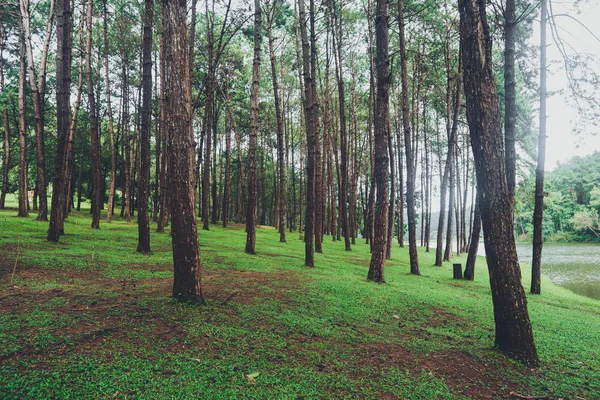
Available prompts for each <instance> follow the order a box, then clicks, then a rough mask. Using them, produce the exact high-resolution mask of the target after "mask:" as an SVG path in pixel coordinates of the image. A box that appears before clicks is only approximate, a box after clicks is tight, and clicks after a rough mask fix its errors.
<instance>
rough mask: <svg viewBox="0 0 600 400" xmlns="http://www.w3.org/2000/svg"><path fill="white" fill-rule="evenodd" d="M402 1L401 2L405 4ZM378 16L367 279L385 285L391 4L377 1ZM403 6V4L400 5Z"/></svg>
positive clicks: (376, 20)
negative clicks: (371, 227)
mask: <svg viewBox="0 0 600 400" xmlns="http://www.w3.org/2000/svg"><path fill="white" fill-rule="evenodd" d="M401 1H402V0H400V2H401ZM376 4H377V6H376V7H377V8H376V12H375V41H376V46H377V50H376V51H377V56H376V71H377V101H376V103H375V118H374V121H375V179H376V180H377V203H376V213H375V231H374V235H373V251H372V252H371V264H370V266H369V272H368V274H367V279H368V280H370V281H374V282H379V283H382V282H385V278H384V274H383V266H384V264H385V251H386V246H387V240H388V226H387V225H388V168H389V161H390V160H389V151H388V146H389V143H388V136H389V134H390V132H389V127H390V109H389V84H390V73H389V59H388V3H387V0H377V3H376ZM400 5H401V4H400Z"/></svg>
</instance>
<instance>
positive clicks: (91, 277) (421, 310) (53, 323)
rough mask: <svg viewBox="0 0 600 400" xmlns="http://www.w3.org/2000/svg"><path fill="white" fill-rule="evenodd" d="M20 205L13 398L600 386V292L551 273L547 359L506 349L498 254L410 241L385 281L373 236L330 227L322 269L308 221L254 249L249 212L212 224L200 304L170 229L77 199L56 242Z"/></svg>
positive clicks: (6, 312)
mask: <svg viewBox="0 0 600 400" xmlns="http://www.w3.org/2000/svg"><path fill="white" fill-rule="evenodd" d="M15 215H16V212H15V211H14V210H5V211H0V398H3V399H17V398H18V399H25V398H27V399H42V398H60V399H67V398H74V399H81V398H107V399H138V398H139V399H142V398H144V399H168V398H178V399H217V398H231V399H237V398H257V399H265V398H270V399H313V398H323V399H328V398H357V399H367V398H371V399H461V398H474V399H490V398H515V399H517V398H526V397H524V396H541V397H539V398H548V399H558V398H565V399H598V398H600V346H599V344H600V334H599V332H600V302H599V301H597V300H592V299H587V298H584V297H580V296H577V295H574V294H572V293H570V292H568V291H566V290H564V289H562V288H559V287H557V286H554V285H552V284H551V283H550V282H549V281H548V280H544V281H543V283H542V284H543V286H542V290H543V294H542V295H540V296H529V308H530V315H531V320H532V324H533V328H534V332H535V337H536V343H537V346H538V351H539V354H540V358H541V360H542V365H541V367H540V368H536V369H530V368H526V367H524V366H522V365H521V364H519V363H516V362H513V361H511V360H509V359H507V358H506V357H504V356H503V355H502V354H501V353H500V352H499V351H497V350H496V349H494V348H493V332H494V329H493V326H494V325H493V314H492V302H491V297H490V290H489V284H488V277H487V275H488V274H487V271H486V267H485V262H484V260H483V259H480V260H479V262H478V265H477V268H476V279H475V281H473V282H468V281H457V280H453V279H452V271H451V269H452V266H451V264H450V263H445V264H444V266H443V267H441V268H437V267H434V266H433V260H434V253H426V252H425V250H424V249H419V251H420V253H419V257H420V267H421V273H422V275H421V276H413V275H410V274H408V271H409V266H408V254H407V250H406V249H400V248H398V247H397V246H394V248H393V257H392V260H391V261H388V262H387V263H386V270H385V276H386V280H387V283H386V284H383V285H378V284H374V283H370V282H368V281H367V280H366V275H367V269H368V265H369V247H368V246H367V245H365V244H364V241H363V240H362V239H361V240H359V241H357V244H356V245H355V246H353V251H352V252H345V251H344V249H343V245H342V242H332V241H331V238H330V237H326V238H325V243H324V245H323V254H317V255H316V267H315V268H307V267H304V266H303V265H302V264H303V260H304V257H303V251H304V246H303V242H302V241H301V240H299V237H298V233H297V232H294V233H288V234H287V240H288V242H287V243H279V234H278V233H277V232H276V231H275V230H274V229H273V228H270V227H259V228H258V230H257V245H256V249H257V253H258V254H257V255H247V254H244V252H243V249H244V244H245V233H244V229H243V228H244V227H243V226H240V225H232V226H231V227H229V228H226V229H225V228H222V227H221V226H211V230H210V231H203V230H201V231H200V234H199V235H200V247H201V258H202V280H203V282H202V288H203V294H204V297H205V298H206V305H203V306H198V305H189V304H180V303H177V302H176V301H174V300H173V299H171V298H170V292H171V285H172V274H173V272H172V271H173V268H172V258H171V245H170V236H169V235H168V232H167V233H166V234H158V233H155V232H152V237H151V240H152V243H151V246H152V250H153V253H152V254H151V255H149V256H148V255H141V254H137V253H135V248H136V244H137V225H136V224H135V223H129V224H127V223H125V222H124V221H122V220H120V219H118V218H117V220H115V221H113V223H111V224H106V223H104V222H102V224H101V229H100V230H99V231H92V230H91V229H89V223H90V218H89V215H87V214H85V213H81V214H79V213H75V214H74V215H71V216H70V217H69V218H68V220H67V222H66V225H65V231H66V233H67V234H66V236H64V238H63V239H61V242H60V243H58V244H53V243H48V242H46V240H45V232H46V230H47V227H48V225H47V223H42V222H36V221H35V220H34V219H35V215H32V217H29V218H16V217H15ZM453 262H462V263H463V265H464V257H455V258H454V259H453ZM15 267H16V268H15ZM13 272H14V277H13ZM523 272H524V282H523V283H524V285H525V287H529V273H528V271H527V270H526V268H524V271H523ZM536 398H538V397H536Z"/></svg>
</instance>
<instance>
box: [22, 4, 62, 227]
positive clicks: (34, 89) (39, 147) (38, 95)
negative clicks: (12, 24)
mask: <svg viewBox="0 0 600 400" xmlns="http://www.w3.org/2000/svg"><path fill="white" fill-rule="evenodd" d="M19 3H20V9H21V16H22V21H23V22H22V24H23V28H24V32H23V33H24V35H25V46H26V50H27V60H28V72H29V86H30V87H31V93H32V97H33V116H34V121H35V123H34V127H35V141H36V167H37V178H36V188H37V192H38V196H39V203H40V204H39V209H38V210H39V212H38V215H37V218H36V220H37V221H48V198H47V194H46V157H45V153H44V92H45V86H46V62H47V59H48V48H49V46H50V38H51V36H52V35H51V34H52V27H53V26H54V1H51V2H50V15H49V17H48V21H47V23H46V38H45V40H44V45H43V49H42V61H41V66H40V71H39V74H38V78H39V81H38V82H37V83H36V79H35V71H34V69H35V67H34V60H33V50H32V46H31V29H30V23H31V18H30V15H29V0H20V1H19ZM34 200H35V199H34Z"/></svg>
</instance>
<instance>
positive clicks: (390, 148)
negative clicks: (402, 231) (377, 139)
mask: <svg viewBox="0 0 600 400" xmlns="http://www.w3.org/2000/svg"><path fill="white" fill-rule="evenodd" d="M388 122H389V120H388ZM388 151H389V157H390V182H391V184H390V211H389V218H388V239H387V243H386V247H385V258H386V259H388V260H391V259H392V243H393V241H394V222H396V174H395V169H396V168H395V167H394V164H395V160H394V140H393V139H392V132H391V128H388Z"/></svg>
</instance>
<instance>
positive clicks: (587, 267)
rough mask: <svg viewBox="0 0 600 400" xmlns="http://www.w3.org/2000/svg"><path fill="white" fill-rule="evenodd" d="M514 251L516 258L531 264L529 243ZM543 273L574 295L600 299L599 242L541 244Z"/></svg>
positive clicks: (519, 245) (518, 246)
mask: <svg viewBox="0 0 600 400" xmlns="http://www.w3.org/2000/svg"><path fill="white" fill-rule="evenodd" d="M517 253H518V254H519V261H523V262H526V263H530V264H531V254H532V249H531V244H518V245H517ZM542 274H544V275H546V276H547V277H548V278H550V280H551V281H552V282H553V283H555V284H557V285H560V286H562V287H564V288H566V289H569V290H571V291H573V292H575V293H577V294H580V295H582V296H587V297H592V298H594V299H600V244H598V243H583V244H582V243H544V248H543V250H542ZM543 290H544V288H543V287H542V291H543Z"/></svg>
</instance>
